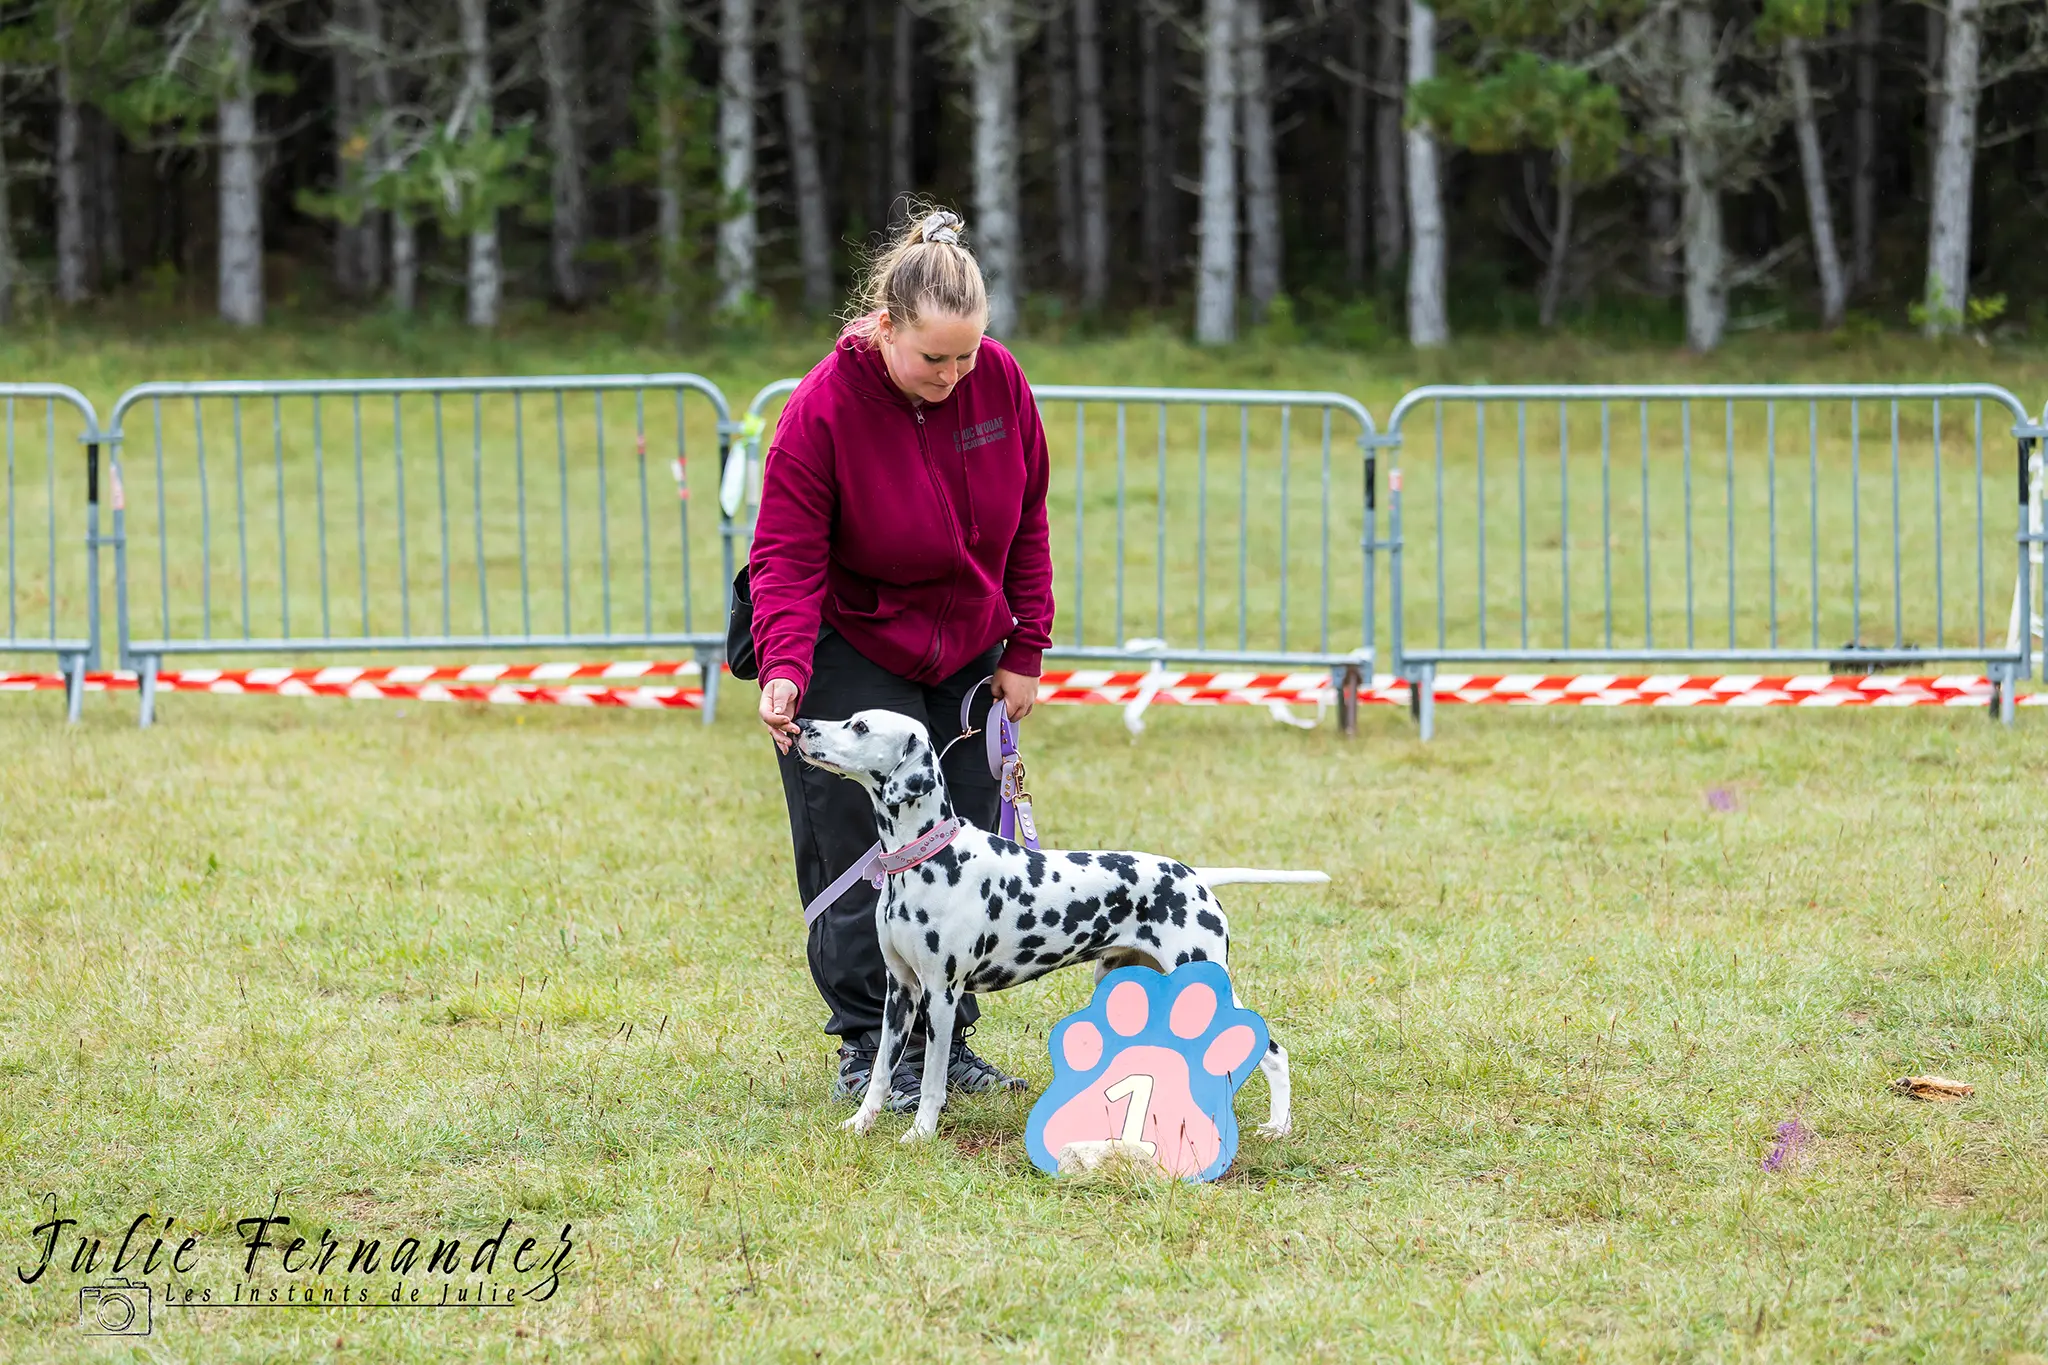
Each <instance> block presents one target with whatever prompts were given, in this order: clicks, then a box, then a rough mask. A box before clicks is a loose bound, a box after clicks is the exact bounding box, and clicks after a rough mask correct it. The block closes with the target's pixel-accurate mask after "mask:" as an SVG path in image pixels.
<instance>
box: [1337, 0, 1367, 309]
mask: <svg viewBox="0 0 2048 1365" xmlns="http://www.w3.org/2000/svg"><path fill="white" fill-rule="evenodd" d="M1369 3H1370V0H1351V32H1350V35H1349V38H1350V58H1349V60H1348V61H1347V62H1346V65H1347V66H1349V67H1350V68H1351V79H1350V81H1349V82H1348V83H1347V84H1346V86H1345V89H1344V283H1345V285H1346V286H1347V287H1349V288H1350V289H1352V290H1354V291H1356V290H1360V289H1363V288H1365V280H1366V271H1367V270H1368V268H1369V266H1370V262H1369V260H1368V252H1369V251H1370V249H1371V236H1372V224H1371V216H1370V214H1369V213H1368V212H1367V210H1366V201H1367V198H1368V193H1369V189H1368V185H1367V172H1368V170H1369V169H1370V166H1369V162H1368V157H1367V153H1368V144H1369V143H1370V141H1371V124H1372V119H1371V113H1372V100H1371V97H1370V92H1369V91H1368V90H1367V89H1366V84H1365V71H1366V67H1367V66H1368V65H1369V64H1370V62H1371V60H1372V53H1371V50H1370V48H1371V44H1370V34H1369V33H1368V31H1367V29H1366V6H1367V4H1369Z"/></svg>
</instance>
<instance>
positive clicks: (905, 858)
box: [868, 815, 960, 891]
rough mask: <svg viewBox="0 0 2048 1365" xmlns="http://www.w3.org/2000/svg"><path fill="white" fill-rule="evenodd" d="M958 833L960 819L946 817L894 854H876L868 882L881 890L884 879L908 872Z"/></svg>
mask: <svg viewBox="0 0 2048 1365" xmlns="http://www.w3.org/2000/svg"><path fill="white" fill-rule="evenodd" d="M959 833H960V817H959V816H957V815H954V816H948V817H947V818H946V819H944V820H941V821H939V823H937V824H936V825H933V826H932V827H931V828H930V829H929V830H926V831H925V832H924V833H923V834H920V835H918V836H917V838H915V839H912V840H911V841H910V842H909V843H907V844H905V845H904V846H903V847H901V848H899V849H897V850H896V851H895V852H894V853H878V854H876V855H875V867H874V871H872V872H871V873H869V874H868V880H869V881H871V882H873V883H874V884H875V889H876V890H877V891H879V890H881V889H882V882H883V880H884V879H885V878H887V877H889V876H891V875H892V874H894V873H897V872H908V871H910V869H911V868H913V867H916V866H917V865H918V864H919V863H921V862H924V861H925V860H926V859H928V858H930V857H932V856H933V855H935V854H936V853H938V851H939V850H940V849H942V848H944V847H945V846H946V845H948V844H950V843H952V842H953V839H954V836H956V835H958V834H959Z"/></svg>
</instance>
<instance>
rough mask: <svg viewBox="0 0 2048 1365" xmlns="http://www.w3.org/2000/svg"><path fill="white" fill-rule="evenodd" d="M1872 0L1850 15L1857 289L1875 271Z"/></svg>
mask: <svg viewBox="0 0 2048 1365" xmlns="http://www.w3.org/2000/svg"><path fill="white" fill-rule="evenodd" d="M1880 18H1881V15H1880V11H1879V10H1878V0H1863V4H1862V5H1861V6H1859V7H1858V8H1857V10H1856V112H1855V115H1854V118H1853V120H1852V126H1851V130H1850V137H1851V143H1850V153H1849V218H1850V227H1849V232H1850V253H1851V255H1850V261H1851V266H1850V274H1851V277H1852V281H1853V283H1854V284H1855V286H1856V287H1857V288H1859V289H1861V288H1864V287H1866V286H1867V285H1869V283H1870V280H1871V276H1872V274H1873V273H1874V272H1875V270H1876V263H1875V261H1874V259H1873V253H1874V251H1875V249H1876V245H1877V45H1878V42H1879V40H1880V37H1881V34H1880V29H1879V21H1880Z"/></svg>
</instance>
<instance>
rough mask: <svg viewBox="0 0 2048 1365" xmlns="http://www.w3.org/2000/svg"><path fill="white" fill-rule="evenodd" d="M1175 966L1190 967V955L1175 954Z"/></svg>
mask: <svg viewBox="0 0 2048 1365" xmlns="http://www.w3.org/2000/svg"><path fill="white" fill-rule="evenodd" d="M1173 965H1174V966H1176V967H1185V966H1187V965H1188V955H1187V954H1186V953H1177V954H1175V955H1174V959H1173Z"/></svg>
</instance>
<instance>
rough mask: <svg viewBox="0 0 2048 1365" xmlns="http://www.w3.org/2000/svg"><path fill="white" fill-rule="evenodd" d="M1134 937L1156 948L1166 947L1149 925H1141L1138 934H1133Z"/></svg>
mask: <svg viewBox="0 0 2048 1365" xmlns="http://www.w3.org/2000/svg"><path fill="white" fill-rule="evenodd" d="M1132 937H1133V938H1137V939H1142V940H1143V941H1144V942H1146V943H1149V944H1151V945H1152V946H1153V947H1155V948H1162V947H1164V946H1165V945H1164V944H1162V943H1161V942H1160V941H1159V935H1158V934H1157V933H1156V932H1154V931H1153V928H1152V926H1151V925H1149V924H1141V925H1139V926H1138V932H1137V933H1135V934H1133V935H1132Z"/></svg>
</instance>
